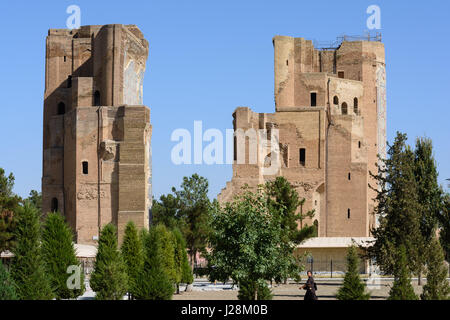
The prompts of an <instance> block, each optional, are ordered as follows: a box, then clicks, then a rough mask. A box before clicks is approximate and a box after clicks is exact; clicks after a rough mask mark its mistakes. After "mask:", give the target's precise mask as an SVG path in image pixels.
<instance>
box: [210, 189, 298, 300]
mask: <svg viewBox="0 0 450 320" xmlns="http://www.w3.org/2000/svg"><path fill="white" fill-rule="evenodd" d="M212 225H213V226H214V232H213V233H212V235H211V238H210V243H211V244H210V249H211V252H210V253H208V254H207V259H208V262H209V266H210V279H211V281H214V280H219V281H222V282H225V281H227V280H228V279H230V278H231V279H232V280H233V281H234V282H235V283H238V284H239V285H240V287H241V288H242V289H243V291H242V292H241V295H240V297H241V298H244V297H245V298H246V299H252V300H253V299H258V294H257V292H258V290H257V288H258V287H261V288H262V287H264V286H266V284H264V283H265V281H269V280H271V279H274V278H277V277H278V278H280V277H281V276H284V274H283V275H280V274H279V272H280V269H279V268H278V265H279V264H282V265H285V264H286V263H285V262H284V261H285V260H286V259H288V260H289V261H292V259H293V256H292V255H288V256H286V255H285V252H286V251H287V249H286V248H284V247H283V248H282V247H280V243H283V242H282V238H283V236H284V230H283V229H282V228H281V217H280V216H279V215H276V214H275V215H274V214H272V213H271V212H270V210H269V208H268V205H267V195H266V194H265V193H264V191H263V190H261V189H259V190H258V191H257V192H255V193H252V192H250V191H245V192H243V193H242V194H241V195H238V196H236V197H235V199H234V201H233V202H231V203H227V204H226V205H225V206H224V207H221V206H219V205H215V206H213V223H212ZM261 226H264V227H261ZM290 249H291V251H290V252H292V251H293V245H292V247H291V248H290ZM249 290H250V294H249V293H248V291H249ZM244 291H247V293H244ZM266 296H267V295H264V296H263V297H266Z"/></svg>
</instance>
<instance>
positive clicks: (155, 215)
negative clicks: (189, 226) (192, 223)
mask: <svg viewBox="0 0 450 320" xmlns="http://www.w3.org/2000/svg"><path fill="white" fill-rule="evenodd" d="M158 224H164V225H165V226H166V227H167V228H169V229H174V228H182V227H183V225H184V220H183V219H182V217H181V214H180V201H179V199H178V198H177V197H176V196H175V195H173V194H168V195H162V196H161V197H160V198H159V202H158V201H156V200H154V201H153V206H152V225H155V226H156V225H158Z"/></svg>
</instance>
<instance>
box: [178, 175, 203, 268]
mask: <svg viewBox="0 0 450 320" xmlns="http://www.w3.org/2000/svg"><path fill="white" fill-rule="evenodd" d="M172 191H173V192H174V193H175V195H176V197H177V199H178V201H179V208H180V210H179V215H180V217H181V219H182V221H183V225H182V226H181V227H180V229H181V231H182V232H183V235H184V238H185V239H186V244H187V248H188V250H189V255H190V260H191V265H195V264H196V263H197V253H202V252H205V251H206V245H207V242H208V237H209V234H210V232H211V225H210V222H211V215H210V212H211V210H210V207H211V203H210V201H209V198H208V180H207V179H206V178H204V177H201V176H199V175H198V174H193V175H192V176H191V177H189V178H188V177H184V178H183V182H182V184H181V189H180V190H178V191H177V190H175V188H173V189H172Z"/></svg>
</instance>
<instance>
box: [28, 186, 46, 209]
mask: <svg viewBox="0 0 450 320" xmlns="http://www.w3.org/2000/svg"><path fill="white" fill-rule="evenodd" d="M27 200H28V201H30V202H31V204H32V205H34V206H35V207H36V208H37V209H38V210H39V211H41V210H42V193H40V192H38V191H36V190H31V191H30V195H29V197H28V198H27Z"/></svg>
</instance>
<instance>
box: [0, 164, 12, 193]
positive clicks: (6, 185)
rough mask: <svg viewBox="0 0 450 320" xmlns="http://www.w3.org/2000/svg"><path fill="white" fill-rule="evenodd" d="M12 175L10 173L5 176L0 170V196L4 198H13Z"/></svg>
mask: <svg viewBox="0 0 450 320" xmlns="http://www.w3.org/2000/svg"><path fill="white" fill-rule="evenodd" d="M14 180H15V178H14V175H13V174H12V172H11V173H10V174H9V175H8V176H6V175H5V170H4V169H3V168H0V195H2V196H4V197H13V196H14V193H13V191H12V190H13V187H14Z"/></svg>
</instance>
